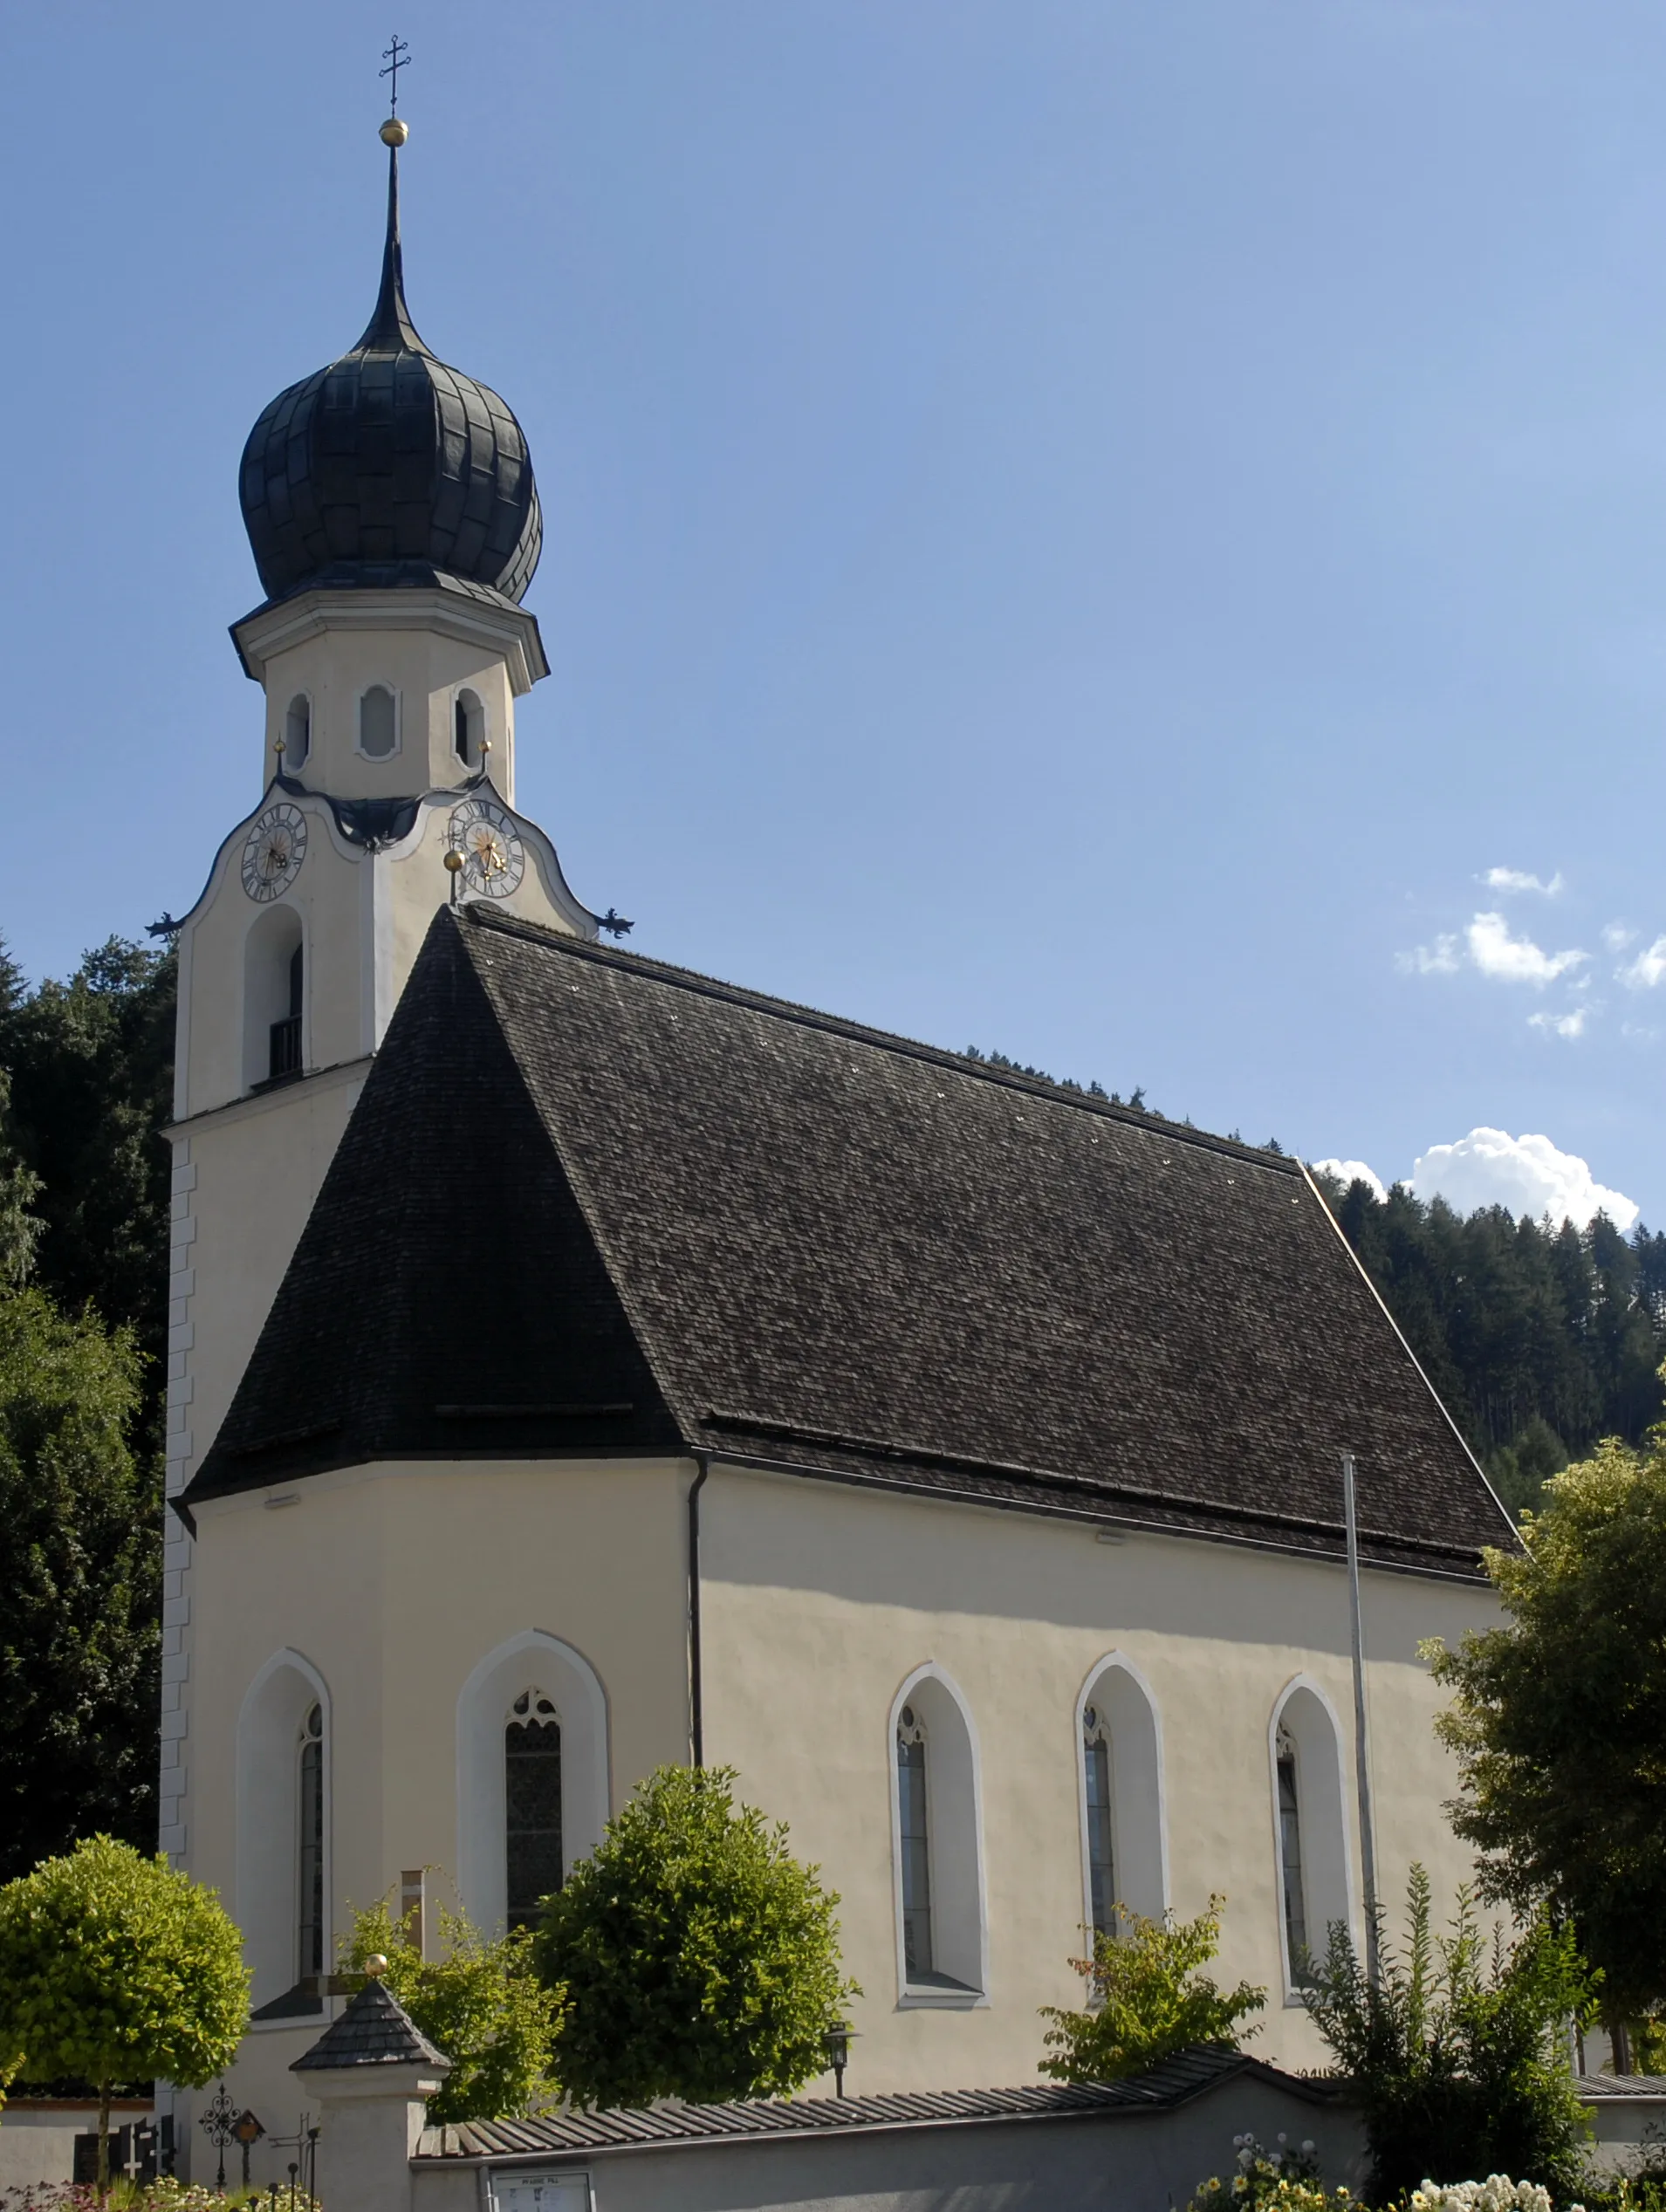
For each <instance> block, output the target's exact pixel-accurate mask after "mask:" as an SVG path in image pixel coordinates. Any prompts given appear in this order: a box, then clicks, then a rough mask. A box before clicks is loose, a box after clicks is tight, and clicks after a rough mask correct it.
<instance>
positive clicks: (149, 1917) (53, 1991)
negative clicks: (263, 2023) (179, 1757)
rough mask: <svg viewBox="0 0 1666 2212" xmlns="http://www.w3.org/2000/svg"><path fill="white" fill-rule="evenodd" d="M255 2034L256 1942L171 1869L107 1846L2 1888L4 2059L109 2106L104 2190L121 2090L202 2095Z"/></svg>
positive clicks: (105, 1840) (100, 1843) (103, 2127)
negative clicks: (145, 2085) (162, 2085)
mask: <svg viewBox="0 0 1666 2212" xmlns="http://www.w3.org/2000/svg"><path fill="white" fill-rule="evenodd" d="M248 2020H249V1976H248V1973H247V1970H246V1969H245V1968H244V1966H243V1938H242V1937H241V1935H239V1934H238V1932H237V1927H236V1924H235V1923H234V1922H233V1921H232V1920H231V1918H230V1914H228V1913H226V1912H225V1910H224V1909H223V1907H222V1906H221V1903H220V1900H219V1899H218V1898H217V1897H216V1894H215V1893H214V1892H213V1891H212V1890H211V1889H206V1888H204V1887H202V1885H201V1884H200V1883H198V1882H194V1881H193V1880H191V1879H190V1877H189V1875H187V1874H182V1873H175V1871H174V1869H173V1868H171V1867H170V1866H168V1861H167V1860H166V1859H145V1858H141V1855H140V1854H139V1852H136V1851H134V1849H133V1848H132V1846H130V1845H127V1844H124V1843H118V1842H116V1841H114V1840H113V1839H112V1838H111V1837H109V1836H93V1837H91V1838H89V1839H88V1840H87V1841H86V1842H85V1843H82V1844H79V1845H78V1846H76V1848H75V1850H74V1851H73V1852H71V1853H70V1854H69V1856H68V1857H67V1858H64V1859H47V1860H46V1861H45V1864H44V1865H42V1866H37V1867H36V1869H35V1871H34V1872H33V1873H31V1874H24V1875H23V1876H21V1877H20V1878H19V1879H18V1880H16V1881H12V1882H8V1883H7V1884H6V1885H5V1887H3V1888H0V2051H7V2052H10V2053H17V2054H20V2055H21V2059H22V2064H23V2067H24V2071H25V2072H26V2073H27V2074H28V2075H29V2076H30V2077H31V2078H35V2079H42V2078H53V2077H56V2076H61V2075H79V2077H81V2078H83V2079H85V2080H87V2081H90V2082H92V2083H93V2085H94V2086H95V2087H96V2089H97V2091H98V2092H99V2190H100V2192H102V2191H103V2190H104V2189H105V2188H106V2187H107V2184H108V2181H109V2173H110V2099H111V2095H112V2092H113V2088H114V2085H116V2084H117V2083H119V2082H124V2081H147V2080H151V2079H154V2078H155V2077H156V2076H158V2075H161V2076H162V2077H163V2078H166V2079H167V2080H169V2081H176V2082H179V2083H181V2084H182V2085H184V2086H185V2087H187V2088H193V2089H194V2088H198V2087H200V2086H201V2085H202V2083H204V2082H205V2081H208V2080H209V2079H210V2078H212V2077H213V2076H214V2075H215V2074H216V2073H218V2072H220V2070H221V2069H222V2067H223V2066H226V2065H230V2061H231V2059H232V2058H233V2057H234V2056H235V2054H236V2051H237V2044H238V2043H239V2042H240V2041H241V2039H242V2037H243V2030H244V2028H245V2027H246V2026H247V2024H248Z"/></svg>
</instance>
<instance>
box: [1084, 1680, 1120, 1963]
mask: <svg viewBox="0 0 1666 2212" xmlns="http://www.w3.org/2000/svg"><path fill="white" fill-rule="evenodd" d="M1082 1769H1083V1773H1084V1776H1085V1777H1086V1788H1087V1886H1088V1894H1089V1896H1090V1898H1091V1900H1092V1904H1093V1911H1094V1935H1115V1933H1116V1867H1115V1863H1114V1854H1113V1851H1112V1844H1111V1730H1110V1723H1109V1722H1108V1721H1107V1717H1106V1715H1104V1714H1103V1713H1102V1712H1101V1711H1100V1709H1099V1708H1098V1707H1097V1706H1096V1705H1089V1706H1087V1707H1085V1708H1084V1709H1083V1712H1082Z"/></svg>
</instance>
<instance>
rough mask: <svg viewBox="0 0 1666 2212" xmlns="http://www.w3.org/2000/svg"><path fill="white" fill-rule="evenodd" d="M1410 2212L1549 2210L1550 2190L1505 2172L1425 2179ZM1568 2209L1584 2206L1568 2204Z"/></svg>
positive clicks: (1582, 2210)
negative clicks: (1471, 2177)
mask: <svg viewBox="0 0 1666 2212" xmlns="http://www.w3.org/2000/svg"><path fill="white" fill-rule="evenodd" d="M1411 2212H1550V2191H1549V2190H1548V2189H1547V2188H1544V2187H1543V2186H1542V2185H1541V2184H1540V2183H1539V2182H1538V2181H1512V2180H1511V2178H1510V2176H1509V2175H1508V2174H1488V2176H1487V2178H1486V2180H1485V2181H1448V2182H1440V2181H1425V2182H1424V2183H1423V2187H1422V2188H1420V2189H1414V2190H1413V2191H1412V2193H1411ZM1568 2212H1585V2208H1584V2206H1583V2205H1579V2204H1573V2205H1570V2206H1569V2207H1568Z"/></svg>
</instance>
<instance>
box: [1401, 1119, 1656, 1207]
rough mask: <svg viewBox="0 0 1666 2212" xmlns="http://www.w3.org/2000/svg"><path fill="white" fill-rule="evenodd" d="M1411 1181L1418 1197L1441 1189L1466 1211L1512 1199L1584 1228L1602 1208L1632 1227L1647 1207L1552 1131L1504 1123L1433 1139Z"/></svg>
mask: <svg viewBox="0 0 1666 2212" xmlns="http://www.w3.org/2000/svg"><path fill="white" fill-rule="evenodd" d="M1410 1182H1411V1188H1412V1189H1413V1191H1414V1192H1415V1193H1416V1195H1417V1196H1418V1197H1419V1198H1433V1197H1435V1196H1436V1195H1438V1196H1440V1197H1442V1198H1443V1199H1445V1201H1446V1202H1447V1203H1448V1205H1450V1206H1452V1207H1455V1208H1456V1209H1457V1211H1458V1212H1459V1213H1461V1214H1471V1213H1473V1212H1474V1211H1475V1209H1476V1208H1477V1206H1507V1207H1508V1208H1509V1209H1510V1210H1511V1212H1512V1214H1519V1215H1526V1216H1531V1217H1532V1219H1534V1220H1537V1219H1538V1218H1539V1216H1540V1215H1541V1214H1548V1215H1549V1216H1550V1217H1551V1219H1552V1221H1553V1222H1561V1221H1564V1220H1567V1221H1571V1222H1573V1224H1574V1226H1575V1227H1576V1228H1579V1229H1583V1228H1584V1227H1585V1225H1586V1223H1587V1222H1588V1221H1590V1219H1591V1218H1592V1216H1594V1215H1595V1214H1598V1213H1603V1214H1606V1215H1607V1216H1608V1219H1609V1220H1610V1221H1611V1222H1613V1223H1614V1224H1615V1228H1616V1229H1629V1228H1630V1227H1631V1225H1632V1223H1633V1222H1635V1220H1636V1218H1637V1215H1638V1212H1639V1210H1640V1209H1639V1208H1637V1207H1636V1206H1635V1205H1634V1204H1633V1203H1632V1202H1631V1200H1630V1199H1629V1198H1627V1197H1625V1196H1623V1195H1622V1194H1621V1192H1619V1191H1617V1190H1608V1189H1605V1188H1604V1187H1603V1185H1602V1184H1601V1183H1600V1182H1597V1181H1595V1180H1594V1178H1593V1176H1592V1174H1591V1170H1590V1168H1588V1167H1587V1165H1586V1163H1585V1161H1583V1160H1581V1159H1580V1158H1579V1156H1578V1154H1575V1153H1571V1152H1559V1151H1558V1150H1557V1148H1556V1147H1555V1146H1554V1145H1553V1143H1552V1142H1551V1140H1550V1139H1549V1138H1548V1137H1512V1136H1507V1135H1506V1134H1505V1132H1504V1131H1503V1130H1502V1129H1471V1131H1470V1133H1469V1135H1468V1136H1467V1137H1460V1138H1459V1139H1458V1140H1457V1143H1456V1144H1450V1145H1431V1146H1430V1147H1429V1150H1428V1151H1427V1152H1426V1153H1424V1154H1423V1156H1422V1157H1421V1159H1419V1160H1418V1161H1416V1164H1415V1166H1414V1167H1413V1168H1412V1171H1411V1175H1410Z"/></svg>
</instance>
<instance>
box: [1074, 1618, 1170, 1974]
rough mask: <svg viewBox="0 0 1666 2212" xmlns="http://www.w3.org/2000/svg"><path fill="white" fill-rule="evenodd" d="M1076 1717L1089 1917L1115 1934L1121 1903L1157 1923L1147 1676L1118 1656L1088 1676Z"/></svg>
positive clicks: (1157, 1795) (1158, 1829) (1159, 1840)
mask: <svg viewBox="0 0 1666 2212" xmlns="http://www.w3.org/2000/svg"><path fill="white" fill-rule="evenodd" d="M1076 1712H1077V1725H1078V1729H1079V1735H1078V1739H1077V1740H1078V1742H1079V1743H1080V1759H1081V1768H1080V1784H1079V1787H1080V1791H1081V1797H1080V1805H1081V1826H1082V1905H1083V1911H1084V1916H1085V1919H1086V1921H1087V1926H1088V1927H1089V1928H1092V1929H1093V1930H1094V1933H1095V1934H1096V1935H1115V1934H1116V1908H1117V1907H1118V1906H1119V1905H1120V1906H1121V1907H1122V1908H1123V1909H1124V1911H1126V1912H1129V1913H1138V1914H1141V1916H1142V1918H1144V1919H1146V1920H1159V1919H1161V1918H1162V1914H1163V1912H1164V1910H1165V1909H1166V1907H1167V1906H1168V1903H1169V1846H1168V1837H1167V1833H1166V1828H1165V1822H1164V1815H1163V1796H1162V1729H1161V1727H1160V1725H1159V1722H1158V1719H1157V1707H1156V1701H1155V1698H1154V1697H1153V1696H1152V1694H1151V1690H1150V1688H1149V1687H1148V1684H1147V1682H1146V1680H1145V1677H1144V1676H1143V1675H1142V1674H1141V1673H1140V1671H1139V1669H1138V1668H1136V1667H1135V1665H1134V1663H1133V1662H1132V1661H1130V1660H1128V1659H1125V1658H1123V1657H1122V1656H1121V1654H1119V1653H1116V1652H1112V1653H1111V1654H1108V1655H1107V1657H1106V1658H1104V1659H1102V1660H1100V1662H1099V1664H1098V1665H1097V1666H1096V1667H1095V1668H1094V1671H1093V1672H1092V1674H1089V1676H1088V1678H1087V1681H1086V1683H1085V1684H1084V1685H1083V1688H1082V1692H1081V1695H1080V1698H1079V1699H1078V1701H1077V1706H1076Z"/></svg>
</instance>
